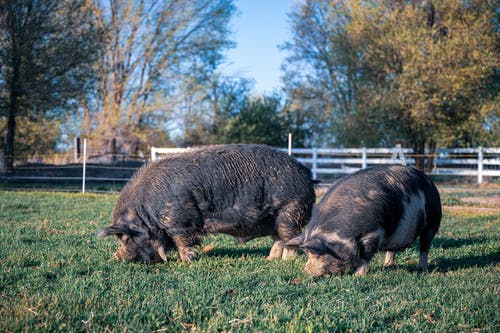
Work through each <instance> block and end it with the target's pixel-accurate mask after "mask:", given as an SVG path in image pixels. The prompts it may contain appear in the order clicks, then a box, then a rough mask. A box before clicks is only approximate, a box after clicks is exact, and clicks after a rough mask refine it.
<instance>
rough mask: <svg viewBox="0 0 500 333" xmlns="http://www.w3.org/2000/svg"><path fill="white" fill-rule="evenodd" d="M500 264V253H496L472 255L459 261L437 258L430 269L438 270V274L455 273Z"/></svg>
mask: <svg viewBox="0 0 500 333" xmlns="http://www.w3.org/2000/svg"><path fill="white" fill-rule="evenodd" d="M499 262H500V251H495V252H493V253H490V254H486V255H470V256H464V257H461V258H457V259H444V258H443V259H440V258H436V259H435V260H434V262H433V263H432V264H431V265H430V267H429V269H430V270H431V271H432V270H434V269H435V270H437V271H438V272H443V273H444V272H453V271H458V270H460V269H465V268H472V267H486V266H492V265H498V264H499Z"/></svg>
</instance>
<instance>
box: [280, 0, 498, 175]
mask: <svg viewBox="0 0 500 333" xmlns="http://www.w3.org/2000/svg"><path fill="white" fill-rule="evenodd" d="M291 17H292V24H293V26H294V27H295V30H294V40H293V42H292V43H289V44H287V45H286V49H287V50H289V51H290V52H291V53H292V55H291V56H290V57H289V58H287V63H286V65H287V66H288V67H290V66H291V65H296V67H297V70H296V72H297V73H298V74H295V73H294V71H288V72H287V75H291V74H294V75H293V76H292V77H295V78H297V80H296V81H293V80H290V79H287V80H286V83H287V88H288V91H289V92H290V93H289V94H290V95H289V96H292V97H293V96H294V95H293V94H294V93H296V92H297V91H298V92H300V93H301V94H302V96H305V97H306V99H305V105H306V106H307V105H312V106H313V107H314V105H317V106H315V107H316V110H318V112H319V113H327V114H329V119H330V120H331V124H332V126H331V127H330V129H329V130H330V131H336V133H335V140H336V142H337V143H340V144H342V143H351V144H352V143H356V140H358V142H359V143H361V144H367V143H369V144H373V145H380V144H393V143H394V142H397V141H402V142H403V143H405V144H407V145H409V146H411V147H412V148H414V150H415V152H416V153H417V154H418V155H422V154H424V152H425V151H426V150H429V151H430V152H431V153H432V151H433V149H434V148H435V147H436V145H438V144H439V145H441V146H448V145H454V144H457V143H460V144H463V145H477V144H481V143H482V142H485V141H484V140H494V139H492V136H494V135H492V133H493V132H492V129H494V128H496V127H495V126H496V125H495V119H498V111H495V110H498V97H497V96H498V85H497V84H494V82H495V80H497V79H498V74H496V75H495V70H496V69H497V68H498V65H499V60H498V59H499V57H498V40H499V38H498V31H499V30H498V18H497V15H496V6H495V2H494V1H479V0H470V1H455V0H434V1H414V0H412V1H409V0H407V1H401V0H391V1H382V0H371V1H362V0H346V1H326V0H324V1H305V2H304V4H303V5H302V6H301V7H298V9H297V10H296V11H295V12H294V13H293V14H292V16H291ZM332 78H337V80H336V81H332V80H331V79H332ZM289 82H291V84H290V83H289ZM324 82H335V84H334V85H328V84H325V83H324ZM332 94H333V95H335V96H339V97H336V98H334V99H328V98H325V96H329V95H332ZM343 96H346V97H348V98H343ZM344 100H345V101H347V103H340V102H341V101H344ZM485 132H488V133H489V134H488V133H486V134H485ZM490 142H491V141H490ZM418 162H419V163H418V166H419V167H422V166H423V160H421V159H419V161H418Z"/></svg>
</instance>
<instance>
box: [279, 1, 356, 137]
mask: <svg viewBox="0 0 500 333" xmlns="http://www.w3.org/2000/svg"><path fill="white" fill-rule="evenodd" d="M348 14H349V13H348V7H347V6H346V4H345V3H344V2H342V1H335V2H333V1H324V0H323V1H314V0H305V1H304V2H303V4H302V5H300V6H297V7H295V9H294V11H293V12H292V13H290V14H289V18H290V22H291V25H292V33H293V38H292V41H289V42H287V43H285V44H284V45H283V46H282V47H281V48H282V49H283V50H285V51H287V52H288V53H289V56H288V57H287V58H286V59H285V62H284V65H283V70H284V71H285V79H284V82H285V91H286V93H287V95H288V98H289V99H290V100H291V101H292V105H294V106H295V107H298V106H299V105H300V107H301V108H303V112H304V113H308V114H310V115H312V114H315V117H314V118H310V120H311V124H310V126H311V127H312V128H313V129H314V133H316V135H317V136H318V137H321V138H322V140H323V143H328V142H331V143H333V142H334V143H337V144H349V143H351V142H349V141H348V140H346V139H347V138H348V137H355V138H359V137H360V135H359V133H356V134H355V135H351V136H349V135H347V133H348V132H349V129H350V128H351V127H352V122H353V120H354V119H353V117H354V115H355V114H356V112H357V110H358V98H359V94H358V92H357V80H358V78H357V65H358V59H357V53H356V50H355V45H353V44H352V42H351V40H350V36H349V35H348V33H347V31H346V28H345V26H346V24H347V23H348V18H349V17H348ZM325 141H326V142H325Z"/></svg>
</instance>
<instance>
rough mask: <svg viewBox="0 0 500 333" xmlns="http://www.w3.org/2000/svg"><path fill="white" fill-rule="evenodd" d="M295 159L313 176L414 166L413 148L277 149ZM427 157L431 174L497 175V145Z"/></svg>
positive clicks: (165, 151) (499, 165)
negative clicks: (386, 167) (374, 167)
mask: <svg viewBox="0 0 500 333" xmlns="http://www.w3.org/2000/svg"><path fill="white" fill-rule="evenodd" d="M278 150H281V151H285V152H288V153H289V154H291V155H293V156H294V157H296V158H297V160H298V161H299V162H301V163H302V164H304V165H306V166H308V167H309V168H310V169H311V172H312V174H313V178H314V179H317V178H318V175H338V174H348V173H352V172H355V171H357V170H360V169H364V168H366V167H369V166H374V165H379V164H401V165H415V163H416V158H418V157H419V156H418V155H415V154H414V152H413V149H411V148H402V147H400V146H399V145H398V146H396V147H393V148H346V149H344V148H291V149H290V148H288V149H287V148H278ZM182 151H183V149H179V148H176V149H175V150H172V148H157V147H153V148H152V149H151V158H152V160H156V159H158V158H160V157H159V156H160V155H162V154H168V153H172V152H182ZM422 157H425V158H431V157H432V161H433V167H432V171H431V173H430V174H431V175H447V176H474V177H477V182H478V184H481V183H482V182H483V177H488V176H489V177H500V148H482V147H479V148H453V149H437V150H436V152H435V154H434V155H425V156H422Z"/></svg>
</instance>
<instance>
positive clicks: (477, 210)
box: [443, 206, 500, 215]
mask: <svg viewBox="0 0 500 333" xmlns="http://www.w3.org/2000/svg"><path fill="white" fill-rule="evenodd" d="M443 210H444V211H445V212H448V213H455V214H467V215H500V208H492V207H464V206H443Z"/></svg>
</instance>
